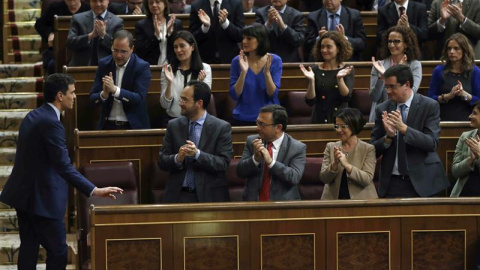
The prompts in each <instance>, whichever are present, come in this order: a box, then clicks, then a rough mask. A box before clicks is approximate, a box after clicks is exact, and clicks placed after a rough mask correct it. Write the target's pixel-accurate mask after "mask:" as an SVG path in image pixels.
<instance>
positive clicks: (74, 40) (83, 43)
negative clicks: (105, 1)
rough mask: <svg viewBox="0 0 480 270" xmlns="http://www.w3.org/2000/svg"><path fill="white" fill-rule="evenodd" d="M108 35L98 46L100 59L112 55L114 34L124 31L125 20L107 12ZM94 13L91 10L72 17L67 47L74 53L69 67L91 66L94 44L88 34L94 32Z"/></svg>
mask: <svg viewBox="0 0 480 270" xmlns="http://www.w3.org/2000/svg"><path fill="white" fill-rule="evenodd" d="M105 20H106V21H108V22H107V30H106V32H107V33H106V35H105V37H104V38H103V39H101V40H100V41H99V44H98V59H99V60H100V59H101V58H103V57H105V56H107V55H111V54H112V41H113V34H114V33H115V32H117V31H118V30H121V29H123V20H122V19H120V18H118V17H117V16H115V15H113V14H112V13H110V12H108V11H107V14H106V15H105ZM93 22H94V20H93V12H92V11H91V10H89V11H85V12H82V13H78V14H75V15H73V16H72V22H71V24H70V30H69V31H68V38H67V47H68V49H69V50H71V51H72V52H73V54H72V59H71V60H70V62H69V66H89V65H90V60H91V55H92V43H93V42H91V41H90V42H89V41H88V34H89V33H90V32H92V31H93Z"/></svg>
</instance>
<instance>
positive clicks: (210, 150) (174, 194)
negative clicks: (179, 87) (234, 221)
mask: <svg viewBox="0 0 480 270" xmlns="http://www.w3.org/2000/svg"><path fill="white" fill-rule="evenodd" d="M210 96H211V90H210V87H208V85H207V84H206V83H204V82H201V81H196V80H193V81H189V82H188V83H187V86H186V87H185V88H184V89H183V91H182V94H181V95H180V107H181V111H182V117H179V118H176V119H173V120H170V121H169V122H168V126H167V131H166V133H165V137H164V138H163V145H162V148H161V149H160V153H159V157H158V162H157V164H158V167H159V168H160V169H162V170H165V171H168V172H169V173H170V177H169V180H168V182H167V187H166V188H165V202H166V203H191V202H226V201H229V200H230V197H229V193H228V181H227V177H226V171H227V168H228V166H229V164H230V159H231V157H232V155H233V150H232V127H231V126H230V124H229V123H227V122H225V121H223V120H221V119H218V118H216V117H215V116H213V115H210V114H208V113H207V111H206V109H207V107H208V104H209V103H210Z"/></svg>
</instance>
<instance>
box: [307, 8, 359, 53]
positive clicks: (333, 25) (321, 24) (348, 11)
mask: <svg viewBox="0 0 480 270" xmlns="http://www.w3.org/2000/svg"><path fill="white" fill-rule="evenodd" d="M341 2H342V0H323V8H321V9H319V10H317V11H314V12H311V13H310V14H309V15H308V20H307V33H306V35H305V48H306V56H308V55H311V51H312V48H313V45H315V42H317V40H319V39H320V37H321V36H322V35H323V34H324V33H325V32H326V31H338V32H340V33H342V34H343V35H344V36H345V38H346V39H347V40H348V41H349V42H350V44H352V47H353V56H352V60H361V53H362V52H363V50H364V49H365V43H366V41H367V36H366V34H365V27H364V26H363V20H362V17H361V16H360V11H358V10H356V9H352V8H348V7H345V6H342V5H340V4H341ZM305 59H309V58H308V57H305Z"/></svg>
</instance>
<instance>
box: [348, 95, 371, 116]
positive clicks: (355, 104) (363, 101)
mask: <svg viewBox="0 0 480 270" xmlns="http://www.w3.org/2000/svg"><path fill="white" fill-rule="evenodd" d="M349 103H350V104H349V106H350V107H351V108H357V109H358V110H359V111H360V112H361V113H362V114H363V118H364V119H365V121H367V122H368V117H369V116H370V109H371V107H372V100H371V99H370V96H369V95H368V90H359V89H357V90H353V94H352V98H351V99H350V102H349Z"/></svg>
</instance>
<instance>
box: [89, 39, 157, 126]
mask: <svg viewBox="0 0 480 270" xmlns="http://www.w3.org/2000/svg"><path fill="white" fill-rule="evenodd" d="M133 49H134V46H133V36H132V34H131V33H130V32H128V31H127V30H121V31H118V32H116V33H115V35H114V36H113V45H112V54H113V55H110V56H107V57H105V58H102V59H100V62H99V64H98V68H97V71H96V72H95V80H94V81H93V87H92V90H91V91H90V102H91V103H92V104H93V105H95V106H100V109H101V110H100V119H99V121H98V125H97V129H99V130H102V129H103V130H118V129H121V130H124V129H145V128H150V119H149V117H148V112H147V92H148V87H149V86H150V81H151V79H152V74H151V72H150V65H149V64H148V63H147V62H145V61H143V60H142V59H140V58H139V57H138V56H137V55H136V54H134V53H133Z"/></svg>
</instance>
